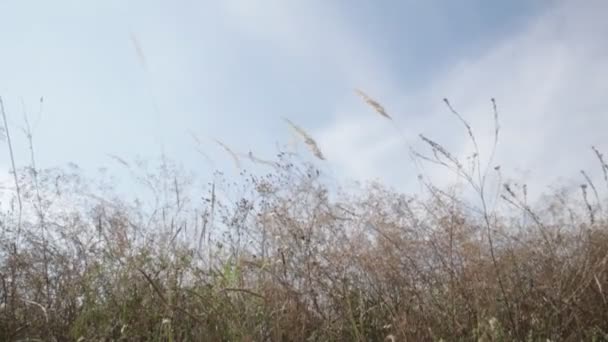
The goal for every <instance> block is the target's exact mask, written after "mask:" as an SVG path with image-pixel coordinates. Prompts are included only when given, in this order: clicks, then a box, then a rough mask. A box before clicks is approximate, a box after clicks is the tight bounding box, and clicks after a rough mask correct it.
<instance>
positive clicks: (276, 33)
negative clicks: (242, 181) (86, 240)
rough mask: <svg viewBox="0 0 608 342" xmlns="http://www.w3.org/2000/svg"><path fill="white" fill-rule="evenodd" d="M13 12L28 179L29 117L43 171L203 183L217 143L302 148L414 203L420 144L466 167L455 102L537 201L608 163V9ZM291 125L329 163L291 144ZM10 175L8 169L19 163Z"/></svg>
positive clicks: (258, 6)
mask: <svg viewBox="0 0 608 342" xmlns="http://www.w3.org/2000/svg"><path fill="white" fill-rule="evenodd" d="M0 13H1V14H2V20H0V96H2V98H3V100H4V104H5V109H6V112H7V115H8V119H9V128H10V129H11V134H12V138H13V140H14V144H15V151H16V161H17V164H18V166H23V165H26V164H27V163H28V158H29V154H28V151H27V142H26V139H25V136H24V135H23V134H22V132H21V131H20V129H21V127H22V126H23V112H24V107H25V112H26V113H27V114H28V118H29V121H30V122H31V124H32V127H33V136H34V143H35V148H36V160H37V164H38V166H39V167H42V168H46V167H56V166H64V165H66V164H68V163H75V164H78V165H79V166H80V167H82V168H83V169H84V170H95V169H96V168H98V167H102V166H106V167H108V166H109V167H117V165H116V162H115V160H113V159H112V158H110V157H109V155H116V156H119V157H120V158H123V159H125V160H127V161H130V160H133V159H134V158H144V159H146V158H155V157H157V156H158V155H159V154H160V153H164V154H166V155H167V156H169V158H171V159H173V160H175V161H177V162H178V163H180V164H182V165H184V167H185V168H187V169H190V170H194V171H195V172H197V173H200V174H202V175H206V174H209V173H210V172H211V171H212V170H213V169H223V170H230V171H229V172H233V173H234V170H233V169H234V166H233V164H232V160H231V157H230V156H229V155H227V154H226V153H225V151H223V150H222V147H221V146H219V145H218V144H217V143H215V142H214V139H218V140H220V141H221V142H223V143H224V144H226V145H227V146H229V147H230V148H231V149H232V150H234V151H237V152H239V153H247V152H249V151H252V152H253V153H254V154H255V155H256V156H258V157H259V158H264V159H273V156H274V155H275V154H276V152H277V149H278V148H279V147H277V146H283V148H297V150H298V151H299V153H301V154H302V155H305V156H306V158H307V159H309V160H311V161H313V162H315V163H316V164H317V165H318V166H319V168H321V170H323V172H324V173H325V174H327V175H330V176H331V177H333V179H338V180H341V181H342V180H343V181H353V180H358V181H366V180H381V181H383V182H385V183H386V184H389V185H391V186H394V187H395V188H397V189H400V190H406V191H408V190H411V189H414V188H416V184H417V181H416V179H417V174H418V173H420V172H421V170H420V169H418V168H416V167H415V166H414V165H413V163H412V162H411V160H410V159H409V157H408V149H409V148H410V147H412V148H414V149H417V150H421V151H424V148H425V146H424V144H422V143H421V142H420V139H419V137H418V135H419V134H424V135H425V136H428V137H430V138H432V139H434V140H436V141H438V142H440V143H442V144H443V145H444V146H446V147H447V148H448V149H449V150H450V151H451V152H452V153H453V154H454V155H456V156H459V157H460V158H462V159H464V158H465V157H466V156H467V155H469V154H470V153H471V143H470V141H469V140H468V138H467V132H466V130H465V129H464V128H463V127H462V125H460V124H459V122H458V120H457V119H456V118H455V117H454V116H453V115H452V114H451V113H450V111H449V110H448V109H447V108H446V106H445V104H444V103H443V102H442V99H443V98H448V99H449V100H450V103H451V104H452V105H453V106H454V107H455V108H456V109H457V110H458V112H459V113H461V114H462V116H463V117H464V118H465V119H466V120H467V121H468V122H469V123H470V124H471V127H472V128H473V130H474V132H475V135H476V137H477V140H478V142H479V145H480V150H481V151H480V152H481V153H480V154H481V158H482V160H485V159H484V158H487V156H488V154H489V149H490V147H491V142H492V140H493V132H494V128H493V114H492V104H491V102H490V99H491V98H495V99H496V102H497V105H498V111H499V122H500V129H501V130H500V134H501V136H500V142H499V148H498V151H497V155H496V159H495V162H494V164H495V165H501V172H502V173H503V174H504V178H505V179H517V180H521V181H523V182H526V183H528V184H531V187H533V188H534V189H536V191H538V192H542V191H544V189H547V187H549V186H552V184H554V183H555V182H574V183H580V182H581V181H582V180H581V177H580V174H579V171H580V170H581V169H584V170H586V171H587V172H588V173H589V174H591V175H592V176H593V177H594V178H595V179H597V180H598V181H600V180H601V170H600V168H599V166H598V164H597V160H596V159H595V158H594V155H593V153H592V151H591V148H590V147H591V146H592V145H593V146H597V147H598V148H599V149H600V150H602V151H606V152H605V153H608V139H607V138H606V134H605V131H606V128H608V112H607V110H608V96H606V93H607V92H606V90H607V89H608V87H607V86H606V84H607V83H606V82H607V80H608V41H606V39H605V37H607V36H608V22H607V21H606V20H605V18H603V16H604V14H605V13H608V2H606V1H602V0H588V1H558V0H553V1H549V0H512V1H502V2H488V1H482V0H463V1H458V2H455V1H446V0H444V1H434V0H428V1H405V0H404V1H389V0H387V1H372V0H349V1H347V0H336V1H326V0H309V1H299V0H290V1H285V0H283V1H281V0H222V1H205V0H200V1H186V0H172V1H160V0H148V1H138V0H103V1H93V0H90V1H77V0H54V1H33V0H18V1H17V0H4V1H2V2H0ZM354 89H362V90H364V91H365V92H366V93H367V94H368V95H369V96H371V97H372V98H374V99H375V100H377V101H378V102H380V103H381V104H382V105H383V106H384V107H385V109H386V111H387V112H388V113H389V115H390V116H391V117H392V118H393V121H392V122H391V121H389V120H386V119H384V118H382V117H380V116H379V115H377V113H375V112H374V111H373V109H371V108H370V107H369V106H366V104H365V103H364V102H363V101H362V100H361V98H359V97H357V95H356V94H355V92H354ZM41 97H43V99H44V100H43V102H42V107H41V106H40V98H41ZM284 118H287V119H289V120H291V121H293V122H294V123H296V124H297V125H299V126H300V127H302V128H303V129H305V130H306V131H307V132H308V133H309V135H310V136H312V137H313V138H314V139H315V140H316V141H317V143H318V145H319V147H320V149H321V150H322V152H323V154H324V155H325V157H326V160H325V161H319V160H315V159H314V157H313V156H312V155H311V154H310V153H309V152H308V151H307V150H306V147H305V145H304V144H302V143H301V142H300V143H299V144H297V145H294V144H293V141H294V134H293V132H292V131H291V130H290V129H289V126H287V125H286V123H285V120H284ZM192 135H195V136H197V137H198V139H199V140H200V145H198V143H196V142H195V141H194V139H193V137H192ZM2 144H3V145H5V142H3V143H2ZM5 147H6V146H5ZM197 148H198V149H199V150H200V151H203V152H204V153H205V157H203V156H201V155H200V154H199V152H197ZM5 150H6V149H5ZM494 164H493V165H494ZM0 167H2V168H3V169H4V170H5V171H7V170H9V169H10V159H9V156H8V152H3V153H2V154H0ZM424 172H425V173H426V174H427V175H428V177H430V178H432V179H433V180H434V181H436V182H438V183H439V184H440V185H441V184H448V183H449V182H451V181H453V180H454V179H453V177H451V176H448V175H447V174H445V173H444V172H442V171H441V170H439V169H437V168H428V169H427V168H425V169H424ZM5 174H6V172H5Z"/></svg>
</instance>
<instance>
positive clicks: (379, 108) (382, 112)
mask: <svg viewBox="0 0 608 342" xmlns="http://www.w3.org/2000/svg"><path fill="white" fill-rule="evenodd" d="M355 93H357V95H359V96H360V97H361V98H362V99H363V101H365V103H367V104H368V105H370V106H371V107H372V108H374V110H375V111H376V112H377V113H378V114H380V115H382V116H384V117H385V118H387V119H389V120H392V119H393V118H391V116H390V115H388V114H387V113H386V110H384V107H382V105H380V103H378V101H376V100H374V99H372V98H371V97H369V96H368V95H367V94H366V93H364V92H363V91H361V90H359V89H355Z"/></svg>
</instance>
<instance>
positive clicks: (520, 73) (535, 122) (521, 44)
mask: <svg viewBox="0 0 608 342" xmlns="http://www.w3.org/2000/svg"><path fill="white" fill-rule="evenodd" d="M607 10H608V4H606V3H605V2H601V1H596V2H593V4H591V2H589V3H585V5H581V4H580V3H574V2H564V3H562V4H560V5H559V6H556V7H555V8H553V9H551V10H549V11H547V12H546V13H544V14H542V15H541V16H539V17H538V18H536V19H535V20H534V21H533V22H532V23H531V24H530V25H529V26H528V27H523V28H521V30H520V31H518V32H514V33H513V34H512V35H511V36H509V37H507V38H505V39H503V40H500V41H496V42H495V43H494V44H493V45H491V46H489V47H488V49H487V50H485V51H482V52H481V53H480V54H479V55H477V56H474V57H472V58H470V59H468V60H461V61H458V62H457V63H455V64H454V65H453V67H452V68H451V69H450V70H449V71H448V72H447V73H445V74H444V75H441V76H440V77H438V78H436V79H434V80H433V81H432V82H430V84H429V85H427V86H426V87H424V88H422V89H420V90H419V91H417V92H415V93H410V94H406V95H405V96H403V97H401V98H399V97H397V98H392V99H389V100H390V101H391V102H392V103H393V104H400V105H401V106H400V107H398V108H397V109H398V110H399V111H400V112H402V113H406V112H409V113H411V114H410V115H409V117H408V116H407V115H402V117H401V120H400V125H401V126H402V127H404V129H406V130H407V131H408V132H409V134H408V136H407V137H405V138H404V139H405V140H406V141H407V142H408V143H412V141H413V140H408V139H413V137H414V136H415V135H416V134H415V133H424V134H425V135H428V136H430V137H433V138H436V140H437V141H439V142H442V143H444V144H445V145H447V147H448V148H450V149H451V151H452V152H454V154H455V155H457V156H458V157H459V158H464V157H465V156H466V155H469V154H470V153H471V148H472V146H471V145H470V141H469V140H468V137H467V132H466V129H465V128H464V127H462V125H460V124H459V122H458V121H457V120H455V118H454V117H453V116H451V115H450V113H449V111H448V110H447V109H446V108H445V106H444V104H443V103H442V101H441V99H442V98H443V97H447V98H449V100H450V103H451V104H452V105H453V106H454V107H455V108H456V109H457V110H458V111H459V113H461V114H462V115H463V116H464V117H465V118H466V120H467V121H468V122H470V124H471V126H472V128H473V130H474V131H475V134H476V136H477V139H478V142H479V144H480V150H481V152H482V158H484V156H485V157H486V158H487V156H488V155H489V152H490V149H491V147H492V140H493V134H494V127H493V119H494V118H493V114H492V105H491V103H490V99H491V98H496V99H497V101H498V110H499V112H500V120H501V126H502V128H503V129H502V137H501V141H500V147H499V151H498V156H497V157H498V158H497V160H496V163H497V164H502V165H503V168H502V170H503V171H504V170H507V171H505V172H506V173H505V174H506V175H507V176H511V177H523V178H525V181H527V182H529V183H530V184H534V185H535V186H536V188H537V190H538V189H539V188H542V187H544V186H546V185H547V184H549V183H550V182H552V181H554V180H556V179H557V177H559V176H565V177H576V175H577V174H578V172H579V169H597V171H598V172H600V171H601V169H600V168H599V167H596V166H597V165H596V164H597V161H596V160H595V158H594V155H593V151H591V149H590V146H591V145H594V144H595V145H597V146H598V147H599V148H600V149H602V150H604V151H606V150H608V141H607V140H606V139H605V133H604V131H605V127H608V113H606V110H607V108H608V97H606V96H605V95H603V94H605V90H606V86H605V82H604V81H602V80H606V79H608V58H606V57H608V45H606V44H605V43H603V37H605V36H606V35H608V24H607V23H606V21H605V20H604V18H602V16H601V15H600V14H599V13H605V12H606V11H607ZM392 93H397V91H396V90H393V92H392ZM352 101H357V99H356V98H353V99H352ZM393 107H394V106H393ZM342 112H343V111H342ZM421 113H422V114H421ZM350 114H351V115H345V114H337V115H336V116H334V118H333V120H332V122H330V123H329V124H327V125H326V126H325V127H324V128H323V129H322V130H321V133H320V135H319V136H320V142H321V143H322V144H323V145H327V146H333V148H332V149H329V150H327V151H326V154H327V155H328V158H329V159H331V160H334V161H336V162H337V163H339V169H340V170H341V171H342V172H344V173H346V174H348V175H350V176H353V177H359V178H368V179H370V178H377V177H380V178H383V179H387V180H388V181H389V182H390V183H392V184H397V185H404V184H407V183H414V182H413V181H412V180H414V179H415V177H414V174H412V172H416V171H415V170H414V169H413V168H412V165H411V161H410V160H409V159H408V158H407V150H406V149H405V148H404V144H399V143H398V142H397V141H396V140H399V139H397V137H396V133H394V132H391V133H389V129H388V127H385V126H386V125H384V123H383V122H382V120H381V119H377V122H374V121H372V118H369V117H368V116H364V115H363V114H361V112H360V111H353V112H351V113H350ZM509 170H510V171H509ZM427 171H428V172H429V174H430V176H431V177H434V178H435V179H438V180H439V181H440V182H448V181H452V180H453V179H452V178H445V177H446V176H445V173H443V172H441V171H439V170H436V169H434V168H433V169H429V170H427Z"/></svg>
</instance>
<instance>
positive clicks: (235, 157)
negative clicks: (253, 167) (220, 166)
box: [213, 139, 241, 169]
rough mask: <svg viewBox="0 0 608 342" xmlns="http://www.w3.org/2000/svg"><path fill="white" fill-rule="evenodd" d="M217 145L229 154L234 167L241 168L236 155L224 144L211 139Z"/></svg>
mask: <svg viewBox="0 0 608 342" xmlns="http://www.w3.org/2000/svg"><path fill="white" fill-rule="evenodd" d="M213 140H214V141H215V142H216V143H217V144H218V145H220V146H221V147H222V148H223V149H224V150H225V151H226V152H228V154H230V156H231V157H232V159H233V160H234V165H236V168H237V169H240V168H241V161H240V159H239V156H238V154H236V153H235V152H234V151H233V150H232V149H231V148H230V147H228V146H227V145H226V144H224V143H223V142H221V141H219V140H217V139H213Z"/></svg>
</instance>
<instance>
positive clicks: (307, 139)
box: [283, 118, 325, 160]
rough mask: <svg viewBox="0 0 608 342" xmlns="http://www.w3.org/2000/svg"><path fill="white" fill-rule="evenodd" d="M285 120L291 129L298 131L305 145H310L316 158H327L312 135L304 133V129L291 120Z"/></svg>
mask: <svg viewBox="0 0 608 342" xmlns="http://www.w3.org/2000/svg"><path fill="white" fill-rule="evenodd" d="M283 120H285V122H287V124H288V125H289V126H291V128H292V129H293V130H294V131H296V133H298V134H299V135H300V136H301V137H302V138H304V143H305V144H306V145H308V148H309V149H310V151H311V152H312V154H314V155H315V157H317V158H319V159H321V160H325V156H323V153H322V152H321V149H320V148H319V145H317V142H316V141H315V140H314V139H313V138H312V137H311V136H310V135H308V133H306V131H304V130H303V129H302V128H300V127H298V125H296V124H294V123H293V122H291V120H289V119H287V118H283Z"/></svg>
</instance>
